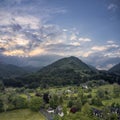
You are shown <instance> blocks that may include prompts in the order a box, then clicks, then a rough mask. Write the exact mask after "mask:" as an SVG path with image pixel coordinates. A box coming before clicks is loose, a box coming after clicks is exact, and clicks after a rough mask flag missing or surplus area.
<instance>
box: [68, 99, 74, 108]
mask: <svg viewBox="0 0 120 120" xmlns="http://www.w3.org/2000/svg"><path fill="white" fill-rule="evenodd" d="M73 105H74V103H73V101H72V100H70V101H69V102H68V104H67V106H68V107H69V108H71V107H72V106H73Z"/></svg>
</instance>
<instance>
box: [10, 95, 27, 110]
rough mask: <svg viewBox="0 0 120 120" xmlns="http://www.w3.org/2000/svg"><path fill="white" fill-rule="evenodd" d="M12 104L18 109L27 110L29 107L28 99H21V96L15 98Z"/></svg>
mask: <svg viewBox="0 0 120 120" xmlns="http://www.w3.org/2000/svg"><path fill="white" fill-rule="evenodd" d="M12 104H13V105H14V106H15V108H17V109H20V108H26V107H27V102H26V99H25V98H23V97H21V96H15V97H13V98H12Z"/></svg>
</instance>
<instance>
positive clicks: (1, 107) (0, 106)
mask: <svg viewBox="0 0 120 120" xmlns="http://www.w3.org/2000/svg"><path fill="white" fill-rule="evenodd" d="M2 111H3V101H2V100H0V112H2Z"/></svg>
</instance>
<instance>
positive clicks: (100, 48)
mask: <svg viewBox="0 0 120 120" xmlns="http://www.w3.org/2000/svg"><path fill="white" fill-rule="evenodd" d="M91 49H92V50H94V51H104V50H106V49H107V47H105V46H93V47H92V48H91Z"/></svg>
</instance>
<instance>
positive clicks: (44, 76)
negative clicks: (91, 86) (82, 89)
mask: <svg viewBox="0 0 120 120" xmlns="http://www.w3.org/2000/svg"><path fill="white" fill-rule="evenodd" d="M94 74H96V71H95V70H93V68H91V67H89V66H88V65H87V64H85V63H84V62H82V61H81V60H80V59H78V58H76V57H73V56H72V57H67V58H63V59H60V60H58V61H56V62H54V63H52V64H50V65H48V66H46V67H44V68H42V69H41V70H39V71H38V72H37V73H35V74H32V75H29V76H27V77H26V78H25V80H26V79H28V80H30V79H31V80H33V81H39V83H40V84H41V85H42V84H47V85H68V84H80V83H81V82H84V81H87V80H88V78H90V77H91V76H92V75H94Z"/></svg>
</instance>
